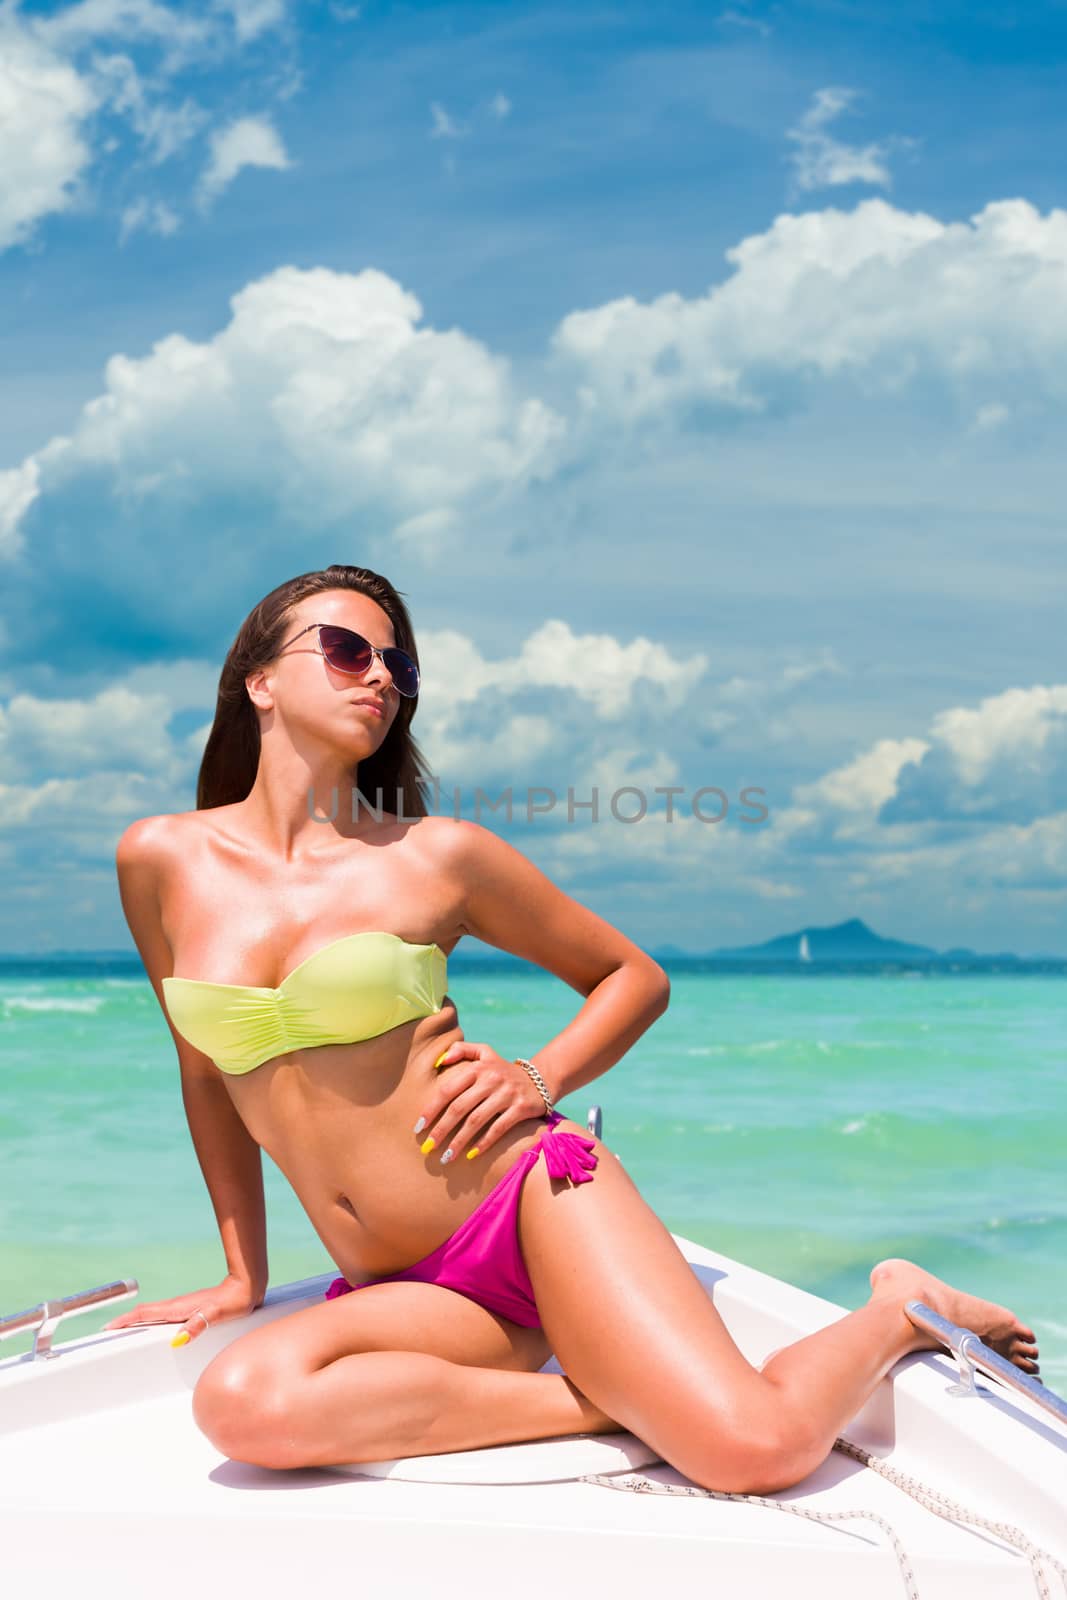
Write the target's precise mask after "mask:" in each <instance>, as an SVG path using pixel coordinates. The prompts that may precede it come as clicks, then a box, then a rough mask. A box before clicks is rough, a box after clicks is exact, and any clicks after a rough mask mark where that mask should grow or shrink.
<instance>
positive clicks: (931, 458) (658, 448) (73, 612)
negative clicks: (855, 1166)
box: [0, 0, 1067, 954]
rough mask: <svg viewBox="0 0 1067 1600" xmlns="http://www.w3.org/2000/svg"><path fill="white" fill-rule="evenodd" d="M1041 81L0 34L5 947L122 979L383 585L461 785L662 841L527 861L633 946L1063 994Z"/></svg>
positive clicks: (196, 27) (50, 8)
mask: <svg viewBox="0 0 1067 1600" xmlns="http://www.w3.org/2000/svg"><path fill="white" fill-rule="evenodd" d="M1065 63H1067V6H1064V5H1056V6H1031V7H1027V8H1025V10H1024V11H1018V12H1015V13H1011V12H1006V11H1004V10H1002V9H998V8H993V7H985V8H983V7H975V6H967V7H964V6H963V5H955V6H951V5H939V6H937V7H931V6H929V5H914V4H906V3H905V4H897V5H894V6H888V5H886V6H882V7H878V6H874V5H869V4H865V5H863V6H859V5H849V4H840V3H839V4H809V5H785V4H781V5H758V4H742V3H737V4H733V5H729V4H724V5H721V6H718V5H695V4H694V5H683V4H674V3H667V4H663V5H658V6H655V7H651V6H634V5H613V6H604V7H599V6H588V7H581V8H574V7H570V8H562V7H561V8H558V9H554V8H550V7H545V6H527V5H508V4H496V5H486V6H473V5H471V6H457V5H451V4H435V5H407V6H394V5H381V4H373V3H368V4H364V5H362V6H357V5H355V4H340V3H329V0H322V3H311V0H306V3H303V4H300V3H296V0H217V3H213V4H206V3H200V4H186V5H182V6H181V7H178V6H168V5H165V4H163V3H161V0H80V3H78V4H74V5H69V4H68V5H32V4H23V5H21V6H16V5H14V4H12V3H11V0H0V105H4V106H5V107H6V108H7V115H6V116H5V117H4V118H2V119H0V331H2V348H3V358H2V363H0V861H2V864H3V867H4V872H5V879H6V887H7V892H6V894H5V895H4V896H3V899H2V903H0V950H9V951H13V950H19V949H48V948H54V947H58V946H62V947H66V948H70V947H72V946H79V947H87V948H88V947H94V946H96V947H115V946H121V945H124V944H125V943H127V942H128V935H127V933H126V930H125V925H124V923H123V920H122V915H121V909H120V907H119V903H118V896H117V891H116V888H115V882H114V865H113V853H114V844H115V841H116V839H117V837H118V835H119V833H120V832H121V831H122V829H123V827H124V826H125V825H126V823H127V822H129V821H130V820H132V818H134V817H136V816H143V815H147V814H151V813H157V812H164V811H166V812H170V811H179V810H186V809H189V808H190V807H191V806H192V805H193V804H194V786H195V775H196V769H197V765H198V761H199V754H200V750H201V749H202V746H203V741H204V739H205V737H206V732H207V726H208V723H209V720H210V716H211V712H212V708H213V705H214V688H215V683H216V681H217V674H218V669H219V666H220V664H221V660H222V657H223V655H224V654H225V651H226V648H227V647H228V644H229V642H230V640H231V638H232V636H233V633H234V632H235V630H236V628H237V626H238V624H239V622H240V621H241V619H242V618H243V617H244V615H245V614H246V612H247V611H248V610H249V608H250V607H251V606H252V605H253V604H254V603H255V602H256V600H257V599H259V598H260V596H261V595H262V594H263V593H265V592H266V591H267V590H268V589H270V588H272V587H273V586H274V585H275V584H277V583H278V582H280V581H281V580H282V579H284V578H285V577H288V576H290V575H292V574H293V573H296V572H300V571H305V570H308V569H310V568H312V567H315V566H319V565H326V564H328V563H329V562H331V561H354V562H359V563H362V564H365V565H368V566H371V567H373V568H375V569H377V570H379V571H383V572H385V573H387V574H388V575H389V576H390V577H391V579H392V580H393V582H394V583H395V584H396V585H397V587H398V588H400V589H401V590H402V592H403V593H404V594H405V596H406V597H407V599H408V603H409V605H410V607H411V609H412V613H413V616H414V620H415V624H416V628H417V632H418V638H419V645H420V652H421V654H422V658H423V666H424V679H425V688H424V691H423V694H422V696H421V699H420V707H419V715H418V719H417V723H416V731H417V733H418V735H419V739H420V743H421V744H422V747H423V748H424V749H425V750H426V752H427V754H428V755H429V756H430V758H431V764H432V766H433V769H434V771H435V772H436V773H437V774H439V776H440V778H441V781H442V783H443V784H444V785H445V786H446V788H447V787H448V786H449V785H458V786H459V787H460V789H461V791H462V793H463V794H464V795H466V796H472V795H473V791H474V787H475V785H478V784H480V785H482V787H483V788H485V789H487V790H489V791H490V792H498V791H499V790H501V789H503V788H504V787H506V786H507V785H508V784H511V785H512V786H513V788H514V790H515V791H516V793H522V794H524V793H525V791H526V788H527V787H528V786H531V785H541V784H544V785H549V786H551V787H553V788H554V789H555V790H556V792H557V793H558V794H559V795H560V796H561V797H564V796H565V792H566V789H567V787H568V786H573V788H574V790H575V793H576V795H577V796H578V797H579V798H581V797H582V796H588V795H589V793H590V792H591V789H592V787H594V786H595V787H596V788H597V790H598V792H599V793H600V795H601V796H602V807H603V808H605V809H606V807H607V801H608V797H609V796H610V794H611V793H612V791H613V790H614V789H616V788H619V787H621V786H623V785H631V786H636V787H638V788H640V789H641V790H642V791H643V792H644V793H646V794H647V796H648V800H649V811H648V814H647V815H646V816H644V817H642V819H641V820H640V821H639V822H636V823H632V824H630V825H625V824H623V823H622V822H620V821H616V820H614V818H612V817H611V816H610V815H608V816H607V817H606V818H605V820H604V821H602V822H601V823H599V824H597V825H592V824H590V823H589V822H587V821H577V822H575V823H573V824H569V823H568V822H567V821H566V814H565V807H564V806H563V805H562V804H561V807H560V808H559V810H558V811H557V812H556V813H554V814H549V815H547V816H541V817H537V818H535V819H533V820H532V821H529V822H527V821H526V820H525V819H524V818H523V817H522V816H521V815H520V816H518V817H517V818H516V821H515V823H514V824H513V826H512V827H511V829H510V830H508V832H509V837H510V838H511V839H512V840H513V842H515V843H516V844H517V845H518V846H519V847H520V848H522V849H524V850H525V851H526V852H527V853H528V854H530V855H531V856H532V857H533V859H535V860H536V861H537V862H538V864H539V865H541V866H542V867H543V868H544V869H545V870H546V871H547V872H549V873H550V874H551V875H552V876H553V877H554V878H556V880H557V881H558V882H560V883H561V884H562V885H563V886H564V887H565V888H567V889H568V891H569V892H571V893H573V894H575V895H576V896H578V898H580V899H582V900H583V901H584V902H585V903H587V904H590V905H592V906H593V907H594V909H596V910H598V911H600V912H601V913H602V914H603V915H605V916H608V917H610V918H611V919H612V920H614V921H616V922H617V923H618V924H619V925H620V926H621V927H623V928H624V929H625V930H626V931H627V932H629V933H630V934H631V936H633V937H635V938H637V939H638V940H640V941H641V942H644V943H646V944H649V945H656V944H659V943H662V942H666V941H669V942H671V943H674V944H678V945H681V946H683V947H686V948H690V949H706V948H710V947H713V946H715V945H718V944H734V943H742V942H751V941H755V940H758V939H762V938H769V937H771V936H773V935H776V934H778V933H780V932H782V931H785V930H786V929H789V928H792V927H799V926H802V925H805V924H821V923H829V922H834V921H838V920H841V919H843V918H845V917H849V916H861V917H863V918H864V919H865V920H866V921H868V922H869V923H871V925H872V926H874V927H875V928H876V929H877V930H878V931H880V932H883V933H885V934H886V935H888V936H892V937H898V938H905V939H917V940H922V941H923V942H928V943H931V944H935V945H937V946H939V947H946V946H949V945H955V944H968V945H971V946H973V947H976V948H978V949H989V950H996V949H1004V948H1014V949H1016V950H1018V951H1020V952H1027V951H1057V952H1061V953H1064V954H1067V934H1065V932H1064V905H1065V900H1067V783H1065V775H1067V738H1065V729H1067V680H1065V679H1064V674H1063V670H1062V647H1061V639H1062V632H1063V629H1062V600H1063V595H1064V585H1063V568H1064V561H1063V556H1062V553H1061V552H1062V549H1063V544H1064V516H1063V509H1062V498H1063V497H1062V483H1063V472H1062V466H1061V458H1062V454H1063V445H1062V434H1063V419H1064V402H1065V390H1067V379H1065V377H1064V373H1065V372H1067V364H1065V362H1064V354H1065V351H1064V345H1065V343H1067V212H1065V211H1064V209H1062V208H1063V206H1064V204H1065V196H1064V186H1065V180H1064V177H1063V172H1062V159H1061V157H1062V150H1063V148H1064V127H1063V124H1064V120H1065V117H1067V112H1065V110H1064V106H1065V104H1067V97H1065V96H1064V92H1063V91H1064V87H1065ZM667 785H676V786H681V787H682V788H683V790H684V796H683V801H682V804H683V807H685V808H686V811H687V814H685V815H683V816H682V817H680V818H679V817H676V818H675V821H674V822H673V823H669V822H667V821H666V819H665V817H664V814H663V810H662V807H663V805H664V801H663V798H662V796H661V797H656V796H655V794H654V793H653V791H654V789H655V788H657V787H662V786H667ZM703 786H717V787H718V788H720V789H722V790H723V791H725V793H726V795H727V797H728V799H729V802H730V807H729V809H728V811H727V815H726V817H725V818H724V819H723V820H722V821H721V822H719V823H717V824H710V823H706V822H702V821H701V820H700V819H699V818H697V817H694V816H693V815H692V812H691V811H690V810H688V799H689V797H690V796H691V795H692V793H693V792H694V791H696V790H697V789H699V788H701V787H703ZM746 786H750V787H752V788H759V789H762V790H763V791H764V795H763V803H764V804H765V805H766V806H767V808H768V818H767V821H766V822H765V823H763V824H760V825H758V826H752V825H747V826H746V825H745V824H744V823H743V822H742V821H741V816H742V812H743V808H742V806H741V800H740V796H741V791H742V790H743V789H745V788H746ZM631 804H632V802H631ZM464 809H465V810H466V811H467V814H472V812H471V808H470V806H469V805H466V804H465V807H464ZM579 816H580V817H583V818H584V817H585V816H587V813H579ZM492 825H494V826H497V825H498V824H497V823H495V822H494V823H492Z"/></svg>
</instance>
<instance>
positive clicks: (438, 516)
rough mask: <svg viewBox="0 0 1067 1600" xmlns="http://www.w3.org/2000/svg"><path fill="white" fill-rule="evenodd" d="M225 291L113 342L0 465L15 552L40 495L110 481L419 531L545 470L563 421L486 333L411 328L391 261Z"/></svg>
mask: <svg viewBox="0 0 1067 1600" xmlns="http://www.w3.org/2000/svg"><path fill="white" fill-rule="evenodd" d="M231 305H232V308H233V315H232V318H231V320H230V322H229V323H228V325H227V326H226V327H224V328H223V329H222V330H221V332H219V333H218V334H217V335H216V336H215V337H214V338H212V339H209V340H207V341H204V342H201V343H198V342H195V341H193V340H190V339H187V338H185V337H183V336H182V335H181V334H170V335H169V336H167V337H166V338H164V339H161V340H160V341H159V342H158V343H157V344H156V345H155V346H154V347H153V349H152V351H151V353H150V354H148V355H147V356H144V357H142V358H140V359H138V358H134V357H129V356H125V355H115V356H113V357H112V358H111V359H110V361H109V362H108V364H107V367H106V370H105V376H104V389H103V392H102V393H101V394H100V395H99V396H97V397H96V398H95V399H94V400H92V401H90V402H89V403H88V404H87V405H86V406H85V407H84V408H83V410H82V413H81V416H80V417H79V419H78V421H77V423H76V425H75V427H74V429H73V431H72V433H71V435H70V436H69V437H68V436H60V437H58V438H56V439H53V440H52V441H50V443H48V444H47V445H45V446H44V447H43V448H42V449H41V450H40V451H38V452H36V454H35V455H34V456H32V457H30V458H28V459H27V460H26V461H25V462H23V463H22V465H21V466H20V467H17V468H14V469H12V470H10V471H8V472H5V473H3V474H0V530H2V531H3V548H5V549H6V551H7V553H8V555H9V556H10V555H14V554H17V553H18V550H19V548H20V544H19V527H20V519H21V518H23V517H24V515H25V514H26V513H27V512H29V511H30V509H31V508H32V507H33V506H34V505H35V504H36V502H37V501H38V499H39V497H40V496H42V495H44V496H45V497H47V496H48V495H49V494H52V493H55V494H58V493H60V492H66V493H68V494H73V495H75V497H76V498H77V500H78V502H79V508H80V509H79V518H80V520H82V521H83V522H84V521H85V519H86V518H87V516H88V515H89V509H88V507H89V501H90V499H91V496H90V495H89V493H88V490H89V486H90V485H91V486H92V493H93V494H94V495H99V492H100V485H101V484H102V483H103V484H105V485H107V484H110V492H111V495H112V496H113V498H114V500H115V501H117V502H118V503H119V505H120V506H125V507H126V508H127V509H132V510H133V511H134V513H135V514H136V515H137V516H141V514H142V512H143V507H144V506H145V504H146V502H148V501H151V502H152V503H153V504H154V505H155V507H157V508H158V507H160V506H161V505H163V506H165V505H169V506H170V507H171V508H178V511H179V512H180V514H181V515H182V516H189V515H191V514H192V507H193V506H195V505H196V504H210V503H211V500H212V497H219V496H223V497H229V496H241V495H242V494H243V495H245V496H246V497H247V496H248V495H249V493H251V492H252V491H253V490H254V491H255V492H256V493H257V494H258V495H259V496H261V497H262V496H264V495H268V496H271V497H273V500H274V507H273V512H274V516H275V518H277V516H278V514H279V513H280V514H281V516H282V518H283V519H284V518H289V519H291V521H293V522H295V523H296V524H297V525H299V526H307V525H308V524H309V522H313V523H314V524H315V525H318V526H321V525H322V523H323V522H324V521H329V520H331V519H335V518H337V517H339V516H342V515H350V514H352V513H354V512H359V511H362V512H364V513H368V514H374V515H376V516H382V517H387V518H390V519H392V520H393V521H394V522H396V523H397V524H399V525H400V526H401V527H402V528H403V529H404V530H405V536H406V537H409V538H411V539H413V540H416V541H417V540H419V539H422V540H424V541H425V540H430V539H432V538H433V537H434V536H435V535H441V534H443V533H444V532H447V530H448V529H449V528H450V527H451V526H452V518H451V516H450V513H452V512H454V511H455V510H456V509H457V507H459V506H461V505H466V504H468V503H469V502H471V501H472V500H473V499H475V498H477V497H479V496H482V497H491V496H493V495H500V494H504V493H508V492H514V491H515V490H516V489H518V488H521V487H522V486H523V485H524V484H525V483H526V482H528V481H529V480H530V479H531V478H532V477H536V476H538V475H539V474H544V473H546V472H549V471H551V470H552V464H553V458H554V452H555V450H556V449H557V447H558V445H559V442H560V440H561V435H562V428H563V425H562V422H561V420H560V419H559V418H558V417H557V416H556V415H555V414H554V413H553V412H552V411H550V410H549V408H548V407H547V406H545V405H544V404H543V403H542V402H541V401H540V400H538V399H536V398H524V397H523V396H522V395H521V394H520V393H518V392H517V391H516V388H515V385H514V384H513V382H512V379H511V376H510V372H509V369H508V366H507V364H506V363H505V362H504V361H503V360H501V359H499V358H497V357H495V356H493V355H492V354H491V353H490V352H489V351H488V350H487V349H486V348H485V347H484V345H482V344H480V343H479V342H478V341H476V340H474V339H471V338H468V337H467V336H465V335H464V334H462V333H461V332H459V331H458V330H454V329H453V330H449V331H447V332H443V333H442V332H438V331H436V330H434V329H432V328H428V327H420V326H419V323H420V321H421V317H422V308H421V306H420V304H419V302H418V300H417V299H416V298H415V296H414V295H412V294H409V293H408V292H407V291H406V290H404V289H403V288H402V287H401V286H400V285H399V284H398V283H396V282H395V281H394V280H393V279H392V278H389V277H387V276H386V275H385V274H384V273H381V272H377V271H374V270H370V269H368V270H366V271H364V272H361V273H356V274H349V273H341V272H331V271H329V270H327V269H325V268H318V269H312V270H309V271H302V270H300V269H298V268H295V267H283V268H280V269H279V270H278V271H277V272H274V273H271V274H269V275H268V276H267V277H265V278H262V279H259V280H258V281H256V282H254V283H251V284H249V285H247V286H246V287H245V288H244V289H243V290H241V292H240V293H239V294H237V295H235V296H234V298H233V300H232V302H231ZM79 485H81V487H80V488H79ZM153 516H156V517H157V516H158V511H156V512H154V513H153ZM419 519H422V520H421V523H420V520H419ZM109 520H111V521H112V522H113V521H114V518H113V516H112V517H110V518H109ZM135 535H136V529H135V528H134V527H131V530H130V537H131V538H132V537H134V536H135ZM118 537H119V530H118V529H117V528H115V527H114V526H112V528H111V530H110V532H109V540H110V541H111V546H110V547H111V549H112V554H113V560H112V562H111V563H110V565H111V566H113V567H114V568H115V569H117V570H118V571H119V572H120V573H121V571H122V569H123V562H122V560H121V558H120V557H118V556H116V555H115V554H114V552H115V549H116V546H115V543H114V541H115V540H116V539H117V538H118ZM257 539H258V547H260V548H261V547H262V536H261V535H260V534H257Z"/></svg>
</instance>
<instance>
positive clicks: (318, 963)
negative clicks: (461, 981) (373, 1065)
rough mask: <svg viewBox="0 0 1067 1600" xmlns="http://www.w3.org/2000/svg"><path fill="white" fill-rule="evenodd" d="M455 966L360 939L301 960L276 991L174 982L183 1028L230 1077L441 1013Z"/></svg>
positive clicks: (383, 936) (379, 937)
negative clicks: (275, 1058) (292, 1053)
mask: <svg viewBox="0 0 1067 1600" xmlns="http://www.w3.org/2000/svg"><path fill="white" fill-rule="evenodd" d="M447 966H448V960H447V957H446V955H445V953H444V951H443V950H442V949H441V947H440V946H439V945H436V944H410V943H409V942H408V941H407V940H406V939H401V938H400V937H399V936H398V935H397V934H395V933H350V934H348V935H346V937H344V938H343V939H335V940H334V941H333V943H332V944H328V945H324V946H323V948H322V949H321V950H316V951H315V952H314V953H313V954H312V955H310V956H308V957H307V959H306V961H301V963H300V965H299V966H298V967H294V968H293V970H292V972H290V973H287V974H286V976H285V977H284V978H283V979H282V981H281V983H280V984H279V985H278V987H277V988H276V989H271V988H261V987H259V986H255V985H251V984H240V983H208V982H207V981H206V980H205V979H200V978H164V979H163V993H164V996H165V998H166V1003H167V1010H168V1011H169V1012H170V1016H171V1020H172V1021H173V1023H174V1026H175V1027H176V1028H177V1030H178V1032H179V1033H180V1034H181V1035H182V1036H183V1037H184V1038H186V1039H188V1041H189V1043H190V1044H191V1045H194V1046H195V1047H196V1049H197V1050H202V1051H203V1052H204V1054H205V1055H208V1056H210V1057H211V1058H212V1060H213V1061H214V1063H215V1065H216V1066H217V1067H218V1068H219V1069H220V1070H221V1071H222V1072H231V1073H242V1072H252V1071H254V1069H255V1068H256V1067H260V1066H262V1065H263V1063H264V1061H269V1060H270V1059H271V1057H272V1056H280V1055H284V1054H285V1053H286V1051H289V1050H302V1049H306V1048H307V1047H308V1046H309V1045H316V1044H355V1043H356V1042H357V1041H358V1040H360V1039H372V1038H373V1037H374V1036H375V1034H379V1033H388V1031H389V1029H390V1028H397V1027H399V1026H400V1024H401V1023H402V1022H410V1021H411V1019H412V1018H413V1017H427V1016H429V1015H430V1013H431V1012H434V1011H440V1009H441V1005H442V1002H443V1000H444V997H445V979H446V976H447Z"/></svg>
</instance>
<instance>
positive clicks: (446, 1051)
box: [434, 1045, 452, 1070]
mask: <svg viewBox="0 0 1067 1600" xmlns="http://www.w3.org/2000/svg"><path fill="white" fill-rule="evenodd" d="M451 1048H452V1046H451V1045H449V1047H448V1050H451ZM448 1050H442V1051H441V1054H440V1055H439V1056H438V1058H437V1060H436V1061H435V1062H434V1069H435V1070H436V1069H437V1068H438V1067H439V1066H440V1065H441V1062H442V1061H443V1060H444V1059H445V1056H447V1054H448Z"/></svg>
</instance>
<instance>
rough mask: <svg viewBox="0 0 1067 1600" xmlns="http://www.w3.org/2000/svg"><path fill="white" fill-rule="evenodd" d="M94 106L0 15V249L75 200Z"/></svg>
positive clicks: (83, 89) (74, 78)
mask: <svg viewBox="0 0 1067 1600" xmlns="http://www.w3.org/2000/svg"><path fill="white" fill-rule="evenodd" d="M97 105H98V99H97V96H96V94H95V93H94V91H93V90H92V88H91V87H90V85H89V84H88V83H87V82H86V81H85V80H84V79H83V78H82V77H80V76H79V74H78V73H77V72H76V71H75V70H74V68H73V67H72V66H70V65H69V63H67V62H66V61H63V60H62V59H60V57H58V56H57V55H56V54H55V53H54V52H53V51H51V50H49V49H48V48H47V46H45V45H43V44H41V43H39V42H38V41H37V40H36V39H35V38H34V37H33V36H32V34H31V33H30V32H29V31H28V30H26V29H24V28H21V27H18V26H17V25H16V24H15V23H14V22H13V21H12V20H11V18H10V15H9V14H8V13H6V12H4V13H0V108H2V114H0V250H4V249H8V248H9V247H10V246H12V245H16V244H24V243H26V241H27V240H29V239H30V237H31V236H32V234H33V232H34V229H35V227H36V225H37V224H38V223H39V222H40V221H41V220H42V218H44V217H47V216H51V215H54V214H55V213H57V212H61V211H66V210H69V209H70V208H71V207H72V206H73V205H75V204H76V203H77V202H78V196H79V190H78V186H79V182H80V180H81V179H82V177H83V175H84V173H85V171H86V169H87V167H88V166H89V163H90V160H91V154H92V153H91V149H90V144H89V140H88V138H87V135H86V124H87V123H88V121H89V119H90V117H91V116H92V114H93V113H94V112H95V111H96V109H97Z"/></svg>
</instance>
